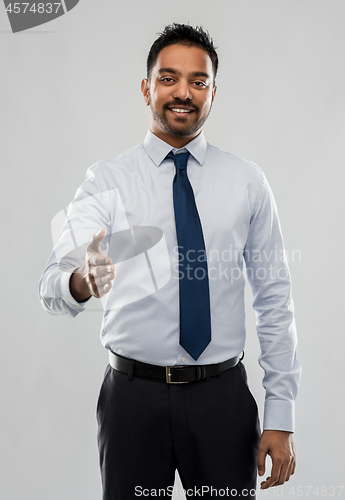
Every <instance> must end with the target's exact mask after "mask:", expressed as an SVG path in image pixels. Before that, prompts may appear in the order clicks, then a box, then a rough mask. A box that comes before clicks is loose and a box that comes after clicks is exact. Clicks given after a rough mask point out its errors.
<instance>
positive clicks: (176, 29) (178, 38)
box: [146, 23, 218, 84]
mask: <svg viewBox="0 0 345 500" xmlns="http://www.w3.org/2000/svg"><path fill="white" fill-rule="evenodd" d="M158 35H159V37H158V38H157V39H156V40H155V41H154V42H153V44H152V46H151V49H150V52H149V55H148V56H147V63H146V70H147V79H148V80H149V79H150V77H151V71H152V68H153V66H154V65H155V64H156V61H157V57H158V54H159V52H160V51H161V50H162V49H164V47H167V46H168V45H174V44H180V45H186V46H188V47H192V46H195V47H200V48H201V49H203V50H205V51H206V52H207V53H208V55H209V56H210V59H211V61H212V67H213V84H214V83H215V80H216V74H217V70H218V55H217V52H216V47H215V46H214V45H213V40H212V38H211V37H210V35H209V33H208V31H205V30H203V28H202V27H201V26H196V27H195V28H193V26H190V25H189V24H178V23H173V24H170V25H168V26H166V27H165V28H164V31H163V32H162V33H158Z"/></svg>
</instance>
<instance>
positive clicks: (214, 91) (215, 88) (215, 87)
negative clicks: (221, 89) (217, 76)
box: [212, 85, 217, 102]
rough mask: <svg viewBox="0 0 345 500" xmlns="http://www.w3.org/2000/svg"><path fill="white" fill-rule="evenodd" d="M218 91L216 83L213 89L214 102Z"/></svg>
mask: <svg viewBox="0 0 345 500" xmlns="http://www.w3.org/2000/svg"><path fill="white" fill-rule="evenodd" d="M216 92H217V85H214V87H213V89H212V102H213V100H214V98H215V95H216Z"/></svg>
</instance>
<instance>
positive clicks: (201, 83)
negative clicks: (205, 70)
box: [193, 82, 206, 87]
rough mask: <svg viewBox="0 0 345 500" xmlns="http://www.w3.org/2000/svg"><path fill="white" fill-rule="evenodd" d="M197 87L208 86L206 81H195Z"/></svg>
mask: <svg viewBox="0 0 345 500" xmlns="http://www.w3.org/2000/svg"><path fill="white" fill-rule="evenodd" d="M193 83H194V84H195V85H196V86H197V87H206V83H205V82H193Z"/></svg>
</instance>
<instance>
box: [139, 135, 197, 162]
mask: <svg viewBox="0 0 345 500" xmlns="http://www.w3.org/2000/svg"><path fill="white" fill-rule="evenodd" d="M143 146H144V149H145V151H146V153H147V154H148V155H149V157H150V158H151V160H152V161H153V162H154V163H155V164H156V166H157V167H159V166H160V165H161V163H162V161H163V160H164V158H165V157H166V155H167V154H168V153H169V152H170V151H171V150H172V149H175V148H173V146H171V145H170V144H168V143H166V142H164V141H162V139H159V137H157V136H156V135H155V134H154V133H153V132H151V130H148V132H147V134H146V137H145V139H144V142H143ZM181 149H182V148H181ZM183 149H187V150H188V151H189V152H190V154H191V155H192V156H193V157H194V158H195V159H196V161H197V162H198V163H199V164H200V165H202V164H203V163H204V160H205V156H206V149H207V142H206V139H205V137H204V133H203V131H201V132H200V134H199V135H197V136H196V137H195V138H194V139H193V140H192V141H190V142H189V143H188V144H186V145H185V146H184V147H183Z"/></svg>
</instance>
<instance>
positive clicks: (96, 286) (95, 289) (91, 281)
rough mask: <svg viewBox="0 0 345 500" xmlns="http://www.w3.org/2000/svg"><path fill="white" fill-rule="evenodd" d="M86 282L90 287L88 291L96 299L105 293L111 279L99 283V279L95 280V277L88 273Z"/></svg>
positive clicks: (109, 287)
mask: <svg viewBox="0 0 345 500" xmlns="http://www.w3.org/2000/svg"><path fill="white" fill-rule="evenodd" d="M87 282H88V286H89V289H90V293H91V294H92V295H93V296H94V297H96V298H98V299H99V298H101V297H103V296H104V295H105V294H106V293H108V292H109V291H110V290H111V288H112V286H113V284H112V283H111V281H108V282H106V283H100V282H99V281H97V280H95V278H94V277H93V276H92V275H91V274H89V275H88V277H87Z"/></svg>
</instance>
